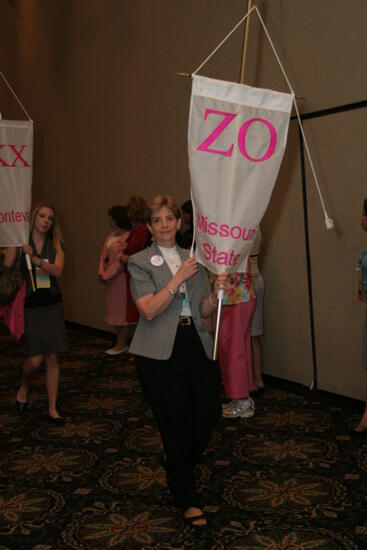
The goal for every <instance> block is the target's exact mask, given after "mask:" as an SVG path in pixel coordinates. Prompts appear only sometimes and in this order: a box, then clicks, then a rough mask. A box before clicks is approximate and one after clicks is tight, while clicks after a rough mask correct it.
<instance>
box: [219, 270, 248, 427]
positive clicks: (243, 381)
mask: <svg viewBox="0 0 367 550" xmlns="http://www.w3.org/2000/svg"><path fill="white" fill-rule="evenodd" d="M229 281H230V287H229V290H227V292H226V294H225V295H224V298H223V307H222V313H221V322H220V332H219V346H218V358H219V364H220V370H221V373H222V380H223V384H224V392H225V396H226V397H227V398H228V399H231V402H230V403H228V404H227V405H224V406H223V412H222V415H223V416H224V417H225V418H237V417H241V418H250V417H251V416H254V414H255V404H254V402H253V400H252V398H251V397H250V392H251V391H254V390H255V389H256V388H255V385H254V380H253V374H252V362H251V332H250V326H251V317H252V314H253V311H254V307H255V292H254V289H253V285H252V281H251V276H250V273H231V274H230V279H229Z"/></svg>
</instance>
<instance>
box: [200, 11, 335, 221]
mask: <svg viewBox="0 0 367 550" xmlns="http://www.w3.org/2000/svg"><path fill="white" fill-rule="evenodd" d="M254 10H255V12H256V13H257V15H258V17H259V19H260V22H261V25H262V27H263V29H264V31H265V34H266V36H267V38H268V40H269V43H270V46H271V47H272V50H273V52H274V55H275V57H276V60H277V61H278V63H279V66H280V68H281V71H282V73H283V76H284V78H285V81H286V83H287V84H288V88H289V91H290V92H291V94H292V95H293V103H294V106H295V109H296V114H297V120H298V124H299V127H300V129H301V134H302V138H303V141H304V144H305V149H306V153H307V157H308V160H309V162H310V166H311V172H312V175H313V177H314V181H315V185H316V189H317V191H318V194H319V197H320V201H321V206H322V209H323V211H324V216H325V225H326V229H332V228H333V227H334V222H333V220H332V219H331V218H329V216H328V213H327V212H326V208H325V203H324V199H323V197H322V193H321V190H320V186H319V182H318V180H317V176H316V172H315V168H314V165H313V162H312V159H311V155H310V151H309V148H308V143H307V140H306V136H305V133H304V131H303V127H302V122H301V117H300V114H299V111H298V106H297V102H296V98H295V93H294V91H293V88H292V86H291V83H290V82H289V80H288V77H287V75H286V73H285V70H284V68H283V65H282V63H281V61H280V59H279V56H278V54H277V51H276V49H275V46H274V44H273V42H272V40H271V38H270V35H269V33H268V30H267V28H266V26H265V23H264V21H263V19H262V17H261V15H260V12H259V10H258V9H257V6H253V7H252V8H251V9H250V11H248V12H247V13H246V15H245V16H244V17H242V19H241V20H240V21H239V22H238V23H237V25H236V26H235V27H234V28H233V29H232V30H231V31H230V32H229V33H228V34H227V36H226V37H225V38H224V39H223V40H222V42H221V43H220V44H218V46H217V47H216V48H215V49H214V50H213V51H212V52H211V54H210V55H208V57H207V58H206V59H205V61H203V63H201V65H199V67H198V68H197V69H196V70H195V71H194V72H193V73H191V74H192V75H195V74H196V73H197V72H198V71H199V70H200V69H201V68H202V67H204V65H205V64H206V63H207V62H208V61H209V59H210V58H211V57H212V56H213V55H214V54H215V52H216V51H218V50H219V48H220V47H221V46H223V44H224V43H225V42H226V40H228V38H229V37H230V36H231V35H232V34H233V33H234V31H235V30H237V28H238V27H239V26H240V25H241V23H243V22H244V21H245V19H246V18H247V17H248V16H249V15H250V13H251V12H252V11H254Z"/></svg>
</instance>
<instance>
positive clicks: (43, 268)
mask: <svg viewBox="0 0 367 550" xmlns="http://www.w3.org/2000/svg"><path fill="white" fill-rule="evenodd" d="M23 252H24V254H29V257H30V259H31V263H32V272H33V277H34V281H35V285H36V291H35V292H33V291H32V285H31V281H30V277H29V274H28V270H27V265H26V261H25V255H24V254H23V258H22V268H23V272H24V276H25V279H26V299H25V310H24V317H25V319H24V321H25V331H24V336H25V352H26V355H27V356H28V359H27V360H26V362H25V364H24V367H23V375H22V382H21V386H20V388H19V391H18V393H17V397H16V401H17V406H18V409H19V410H20V411H24V410H25V408H26V406H27V402H28V395H29V388H30V382H31V378H32V376H33V374H34V373H35V372H36V371H37V370H38V369H39V367H40V366H41V364H42V362H43V361H45V363H46V385H47V394H48V416H47V418H48V420H49V421H50V422H52V423H54V424H57V425H63V424H65V419H64V418H62V417H61V415H60V414H59V411H58V410H57V394H58V388H59V374H60V367H59V363H58V360H57V353H59V352H64V351H66V349H67V343H66V332H65V322H64V306H63V302H62V294H61V291H60V287H59V284H58V281H57V279H58V278H59V277H60V276H61V274H62V272H63V269H64V246H63V242H62V237H61V231H60V227H59V224H58V221H57V217H56V210H55V208H54V207H53V206H52V205H51V204H49V203H47V202H42V203H40V204H38V205H37V206H36V207H35V208H34V209H33V211H32V214H31V219H30V236H29V244H25V245H23Z"/></svg>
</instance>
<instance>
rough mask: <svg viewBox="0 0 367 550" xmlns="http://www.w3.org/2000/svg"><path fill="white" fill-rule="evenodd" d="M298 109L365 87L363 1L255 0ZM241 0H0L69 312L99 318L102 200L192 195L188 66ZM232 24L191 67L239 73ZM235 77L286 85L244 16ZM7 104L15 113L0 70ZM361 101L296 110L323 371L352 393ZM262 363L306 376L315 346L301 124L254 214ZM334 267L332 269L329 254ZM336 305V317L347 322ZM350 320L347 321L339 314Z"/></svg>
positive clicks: (326, 382)
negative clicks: (60, 252)
mask: <svg viewBox="0 0 367 550" xmlns="http://www.w3.org/2000/svg"><path fill="white" fill-rule="evenodd" d="M256 4H257V5H258V6H259V8H260V10H261V13H262V15H263V18H264V20H265V23H266V26H267V28H268V30H269V33H270V35H271V37H272V39H273V41H274V44H275V45H276V47H277V49H278V53H279V55H280V57H281V59H282V62H283V64H284V67H285V69H286V71H287V74H288V76H289V79H290V81H291V83H292V85H293V88H294V90H295V92H296V93H297V94H299V95H302V96H304V97H305V99H304V100H301V101H300V102H299V104H300V109H301V111H302V112H305V113H306V112H312V111H317V110H321V109H325V108H327V107H332V106H337V105H343V104H347V103H351V102H355V101H360V100H363V99H366V92H365V90H366V89H367V74H366V71H364V70H363V67H364V54H365V51H366V27H365V21H366V17H367V2H365V0H349V1H348V0H347V1H345V0H323V1H322V2H320V1H319V0H303V1H301V0H271V1H270V0H257V2H256ZM245 9H246V2H245V1H244V0H231V1H230V2H223V0H186V1H185V2H179V1H178V0H135V1H134V2H127V1H122V0H103V1H102V0H13V1H12V2H10V1H8V0H0V19H1V22H2V32H1V33H0V69H1V70H2V71H3V72H4V73H5V74H6V76H7V77H8V79H9V80H10V82H11V83H12V84H13V85H14V88H15V90H16V91H17V93H18V94H19V97H20V98H21V100H22V101H23V102H24V104H25V106H26V108H27V110H28V111H29V113H30V114H31V116H32V118H33V119H34V120H35V121H36V140H35V159H34V174H35V177H34V200H35V201H37V200H39V199H41V198H42V199H50V200H51V201H53V202H54V203H55V204H56V205H57V207H58V209H59V212H60V218H61V221H62V226H63V228H64V233H65V238H66V242H67V245H68V251H67V263H66V269H65V275H64V277H63V288H64V294H65V305H66V316H67V318H68V319H69V320H72V321H76V322H79V323H82V324H86V325H89V326H93V327H98V328H106V325H105V324H104V322H103V317H104V304H103V288H102V287H101V286H100V285H99V284H98V282H97V279H96V276H95V273H96V267H97V262H98V256H99V252H100V248H101V245H102V242H103V240H104V238H105V236H106V233H107V231H108V220H107V216H106V211H107V209H108V207H109V206H110V205H112V204H114V203H116V202H120V201H123V200H124V199H126V198H127V197H128V196H129V195H130V194H132V193H140V194H142V195H144V196H145V197H147V198H149V197H151V196H152V195H154V194H155V193H157V192H165V191H168V192H170V193H171V194H173V195H174V196H175V197H176V198H177V200H178V201H183V200H185V199H186V198H187V197H188V193H189V177H188V170H187V156H186V135H187V117H188V108H189V99H190V81H189V79H184V78H179V77H177V75H176V72H177V71H184V72H191V71H192V70H194V69H195V68H196V67H197V66H198V65H199V64H200V62H201V61H202V60H203V59H204V58H205V57H206V56H207V55H208V53H209V52H210V51H211V50H212V49H213V48H214V47H215V46H216V45H217V43H218V42H219V41H220V40H221V39H222V38H223V37H224V36H225V35H226V34H227V32H228V31H229V30H230V29H231V28H232V27H233V26H234V25H235V23H236V22H237V21H238V20H239V19H240V18H241V16H242V15H243V13H244V12H245ZM241 50H242V30H239V31H237V32H236V34H235V35H233V36H232V37H231V39H230V40H229V41H228V42H227V43H226V45H225V46H224V47H223V48H222V49H221V50H220V51H219V52H218V53H217V54H216V56H215V57H214V58H213V60H211V61H210V62H209V63H208V65H207V66H206V67H205V69H204V70H203V71H202V74H205V75H208V76H213V77H217V78H221V79H231V80H238V76H239V71H240V63H241ZM246 80H247V82H248V83H249V84H251V85H255V86H263V87H269V88H271V87H274V88H276V89H279V90H282V91H287V86H286V84H285V82H284V79H283V77H282V73H281V71H280V69H279V67H278V65H277V63H276V61H275V59H274V57H273V54H272V51H271V49H270V47H269V45H268V43H267V40H266V38H265V35H264V33H263V31H262V29H261V28H260V26H259V23H258V21H257V19H256V17H254V18H253V19H252V22H251V35H250V50H249V60H248V68H247V77H246ZM0 110H1V111H2V112H3V116H4V117H6V118H9V119H11V118H18V119H19V118H21V117H22V112H21V110H20V108H19V107H18V106H17V104H16V102H15V101H14V100H13V99H12V98H11V96H10V94H9V93H8V91H7V89H6V87H5V86H4V85H3V84H0ZM365 118H366V112H365V111H363V110H360V111H354V112H349V113H343V114H339V115H333V116H330V117H326V118H323V119H313V120H308V121H306V122H305V131H306V134H307V136H308V138H309V143H310V148H311V151H312V154H313V156H314V161H315V164H316V169H317V172H318V173H319V177H320V183H321V186H322V189H323V190H324V192H325V199H326V203H327V207H328V209H329V210H330V214H331V215H332V216H333V217H334V218H335V219H336V220H337V230H336V231H333V232H326V231H325V228H324V223H323V216H322V212H321V210H320V206H319V202H318V199H317V197H316V196H315V193H314V186H313V182H312V178H311V176H310V175H309V173H308V170H307V192H308V197H309V216H310V244H311V262H312V283H313V289H314V315H315V330H316V348H317V358H318V368H319V373H318V374H319V383H320V387H322V388H323V389H328V390H330V391H334V392H336V393H343V394H346V395H352V396H354V397H362V396H363V394H364V390H363V389H362V388H363V385H364V381H363V378H362V372H361V369H360V361H359V349H360V344H361V341H360V340H361V338H360V332H361V322H362V320H361V318H362V313H363V312H362V309H363V308H361V306H360V305H359V304H358V303H357V302H356V301H355V277H354V265H355V261H356V259H357V257H358V254H359V251H360V250H361V249H362V248H363V243H364V235H363V234H362V232H361V230H360V229H359V225H358V223H359V222H358V220H359V211H360V203H361V201H362V198H363V197H364V190H363V189H362V182H363V179H362V170H363V168H364V163H365V160H364V157H363V156H362V147H363V142H364V141H363V140H365V137H366V136H365V127H366V124H365V122H366V120H365ZM263 229H264V247H263V254H262V262H263V268H264V273H265V277H266V286H267V291H266V339H265V341H264V349H265V371H266V372H268V373H270V374H273V375H276V376H280V377H283V378H287V379H290V380H294V381H297V382H300V383H302V384H310V383H311V380H312V354H311V344H310V328H309V327H310V325H309V311H308V291H307V276H306V259H305V258H306V257H305V237H304V225H303V206H302V188H301V168H300V159H299V143H298V129H297V124H296V122H293V121H292V123H291V128H290V135H289V142H288V148H287V152H286V155H285V159H284V162H283V165H282V168H281V172H280V175H279V178H278V182H277V184H276V188H275V191H274V195H273V198H272V201H271V203H270V206H269V209H268V212H267V214H266V216H265V219H264V222H263ZM341 266H342V267H341ZM346 319H347V321H346ZM346 325H347V327H346Z"/></svg>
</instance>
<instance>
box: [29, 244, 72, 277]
mask: <svg viewBox="0 0 367 550" xmlns="http://www.w3.org/2000/svg"><path fill="white" fill-rule="evenodd" d="M23 252H24V253H25V254H29V257H30V259H31V262H32V264H33V265H35V266H36V267H39V268H40V269H43V271H44V272H45V273H48V275H51V276H52V277H56V279H58V278H59V277H61V275H62V272H63V270H64V259H65V254H64V252H63V251H60V252H56V257H55V262H54V263H53V264H51V263H50V262H45V261H44V260H43V259H42V258H38V256H34V255H33V248H32V247H31V246H30V245H29V244H24V245H23Z"/></svg>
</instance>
